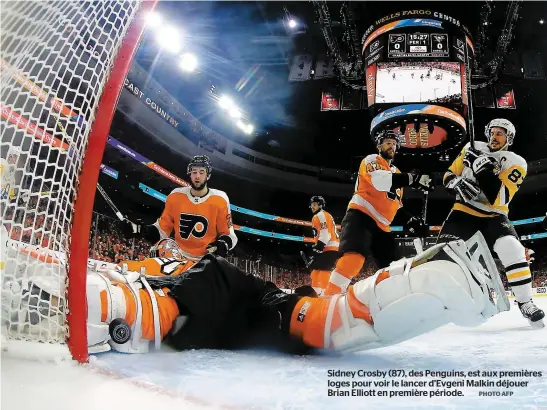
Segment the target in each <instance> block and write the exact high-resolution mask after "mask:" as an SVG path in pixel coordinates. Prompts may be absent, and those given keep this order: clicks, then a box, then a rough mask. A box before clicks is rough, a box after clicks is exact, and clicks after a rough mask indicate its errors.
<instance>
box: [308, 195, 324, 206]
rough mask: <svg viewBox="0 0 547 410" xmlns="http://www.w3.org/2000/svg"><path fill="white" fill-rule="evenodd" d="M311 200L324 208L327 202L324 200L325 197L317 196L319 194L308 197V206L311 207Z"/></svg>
mask: <svg viewBox="0 0 547 410" xmlns="http://www.w3.org/2000/svg"><path fill="white" fill-rule="evenodd" d="M313 202H316V203H317V204H318V205H319V206H320V207H321V208H324V207H325V206H326V205H327V203H326V202H325V198H323V197H322V196H319V195H314V196H312V197H311V199H310V208H311V204H312V203H313Z"/></svg>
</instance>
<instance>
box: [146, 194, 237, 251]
mask: <svg viewBox="0 0 547 410" xmlns="http://www.w3.org/2000/svg"><path fill="white" fill-rule="evenodd" d="M190 189H191V188H190V187H183V188H176V189H175V190H173V192H171V194H169V196H168V197H167V200H166V202H165V209H164V210H163V213H162V215H161V217H160V218H159V219H158V221H157V222H156V226H158V228H159V229H160V235H161V236H162V238H167V237H170V236H171V234H172V233H173V231H174V234H175V235H174V236H175V241H176V242H177V244H178V245H179V246H180V248H181V249H182V250H183V251H184V252H186V253H187V254H188V255H189V256H190V257H193V258H200V257H202V256H203V255H205V254H206V253H207V250H206V248H207V245H208V244H210V243H211V242H214V241H215V240H216V239H217V238H218V237H219V236H221V235H226V236H229V237H230V240H231V243H230V244H229V249H232V248H233V247H234V246H235V245H236V243H237V236H236V234H235V232H234V228H233V226H232V213H231V211H230V200H229V199H228V196H227V195H226V193H225V192H223V191H220V190H218V189H209V191H208V192H207V194H206V195H204V196H202V197H195V196H193V195H192V194H191V193H190Z"/></svg>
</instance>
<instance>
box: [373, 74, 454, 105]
mask: <svg viewBox="0 0 547 410" xmlns="http://www.w3.org/2000/svg"><path fill="white" fill-rule="evenodd" d="M428 71H429V70H428V69H427V68H423V69H420V68H414V69H412V70H410V69H408V68H401V67H393V68H389V69H388V68H385V67H384V68H381V69H380V68H379V69H378V73H377V77H376V102H377V103H390V102H415V103H418V102H427V101H429V100H433V99H436V98H443V97H446V96H449V95H461V83H460V81H461V79H460V75H459V74H456V73H454V72H451V71H446V70H440V69H436V68H433V69H432V71H431V75H430V76H429V78H428V77H427V73H428ZM412 74H414V77H412ZM393 75H395V78H393ZM437 75H439V79H436V76H437ZM441 75H442V78H441V77H440V76H441ZM421 76H423V79H421Z"/></svg>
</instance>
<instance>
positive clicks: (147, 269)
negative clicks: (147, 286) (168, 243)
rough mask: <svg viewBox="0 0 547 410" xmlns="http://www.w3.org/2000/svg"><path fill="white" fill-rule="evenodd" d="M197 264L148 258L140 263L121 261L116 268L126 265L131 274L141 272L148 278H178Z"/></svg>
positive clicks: (187, 261)
mask: <svg viewBox="0 0 547 410" xmlns="http://www.w3.org/2000/svg"><path fill="white" fill-rule="evenodd" d="M196 263H197V262H196V261H192V260H190V259H184V260H180V259H175V258H148V259H145V260H142V261H122V262H120V263H118V266H120V267H121V266H122V265H127V269H128V270H130V271H132V272H141V270H143V269H144V274H145V275H148V276H178V275H181V274H182V273H184V272H186V271H187V270H188V269H190V268H191V267H192V266H194V265H195V264H196Z"/></svg>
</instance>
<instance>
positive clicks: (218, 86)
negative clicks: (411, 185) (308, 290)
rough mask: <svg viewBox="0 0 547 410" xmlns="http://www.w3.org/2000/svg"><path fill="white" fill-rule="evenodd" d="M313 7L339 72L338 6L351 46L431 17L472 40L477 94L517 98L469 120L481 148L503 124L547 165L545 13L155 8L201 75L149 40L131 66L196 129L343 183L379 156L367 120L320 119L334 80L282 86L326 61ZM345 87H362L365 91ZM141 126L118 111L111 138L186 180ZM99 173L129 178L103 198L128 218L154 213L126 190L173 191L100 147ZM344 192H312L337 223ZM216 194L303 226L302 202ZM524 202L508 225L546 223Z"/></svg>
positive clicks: (452, 7) (473, 8) (227, 179)
mask: <svg viewBox="0 0 547 410" xmlns="http://www.w3.org/2000/svg"><path fill="white" fill-rule="evenodd" d="M318 7H326V9H327V10H328V12H329V15H330V18H329V24H330V26H331V28H332V34H333V36H334V39H335V40H336V42H337V44H338V45H339V49H340V50H341V55H342V58H343V59H345V60H346V61H350V60H351V58H352V56H351V52H350V51H349V50H350V45H349V44H350V43H349V42H350V41H351V40H349V36H347V35H346V34H344V31H345V30H344V24H343V22H342V20H343V18H342V17H341V10H342V9H343V8H344V7H345V8H346V12H347V10H349V11H351V15H352V19H353V22H354V27H355V29H356V30H355V33H354V35H355V36H356V37H357V38H358V41H359V44H360V43H361V38H362V35H363V33H364V31H365V30H366V29H367V28H368V27H369V26H370V25H371V24H374V22H375V21H377V20H378V19H379V18H381V17H383V16H386V15H389V14H390V13H394V12H397V11H402V10H424V9H427V10H435V11H438V12H440V13H444V14H446V15H450V16H451V17H453V18H454V19H457V20H458V21H460V22H461V24H463V25H465V26H466V27H467V28H468V29H469V32H470V33H471V35H472V36H473V39H474V41H475V43H476V44H477V43H480V45H481V46H480V47H481V55H480V59H479V60H478V65H477V67H476V69H475V71H474V73H473V74H474V76H475V78H474V79H473V83H475V84H477V83H481V82H484V81H485V79H486V80H488V79H490V80H492V78H494V77H495V78H496V80H495V81H492V82H493V84H494V85H496V84H508V85H510V86H512V87H513V90H514V93H515V100H516V107H517V108H516V109H505V110H503V109H495V108H476V109H475V110H474V114H475V124H476V125H475V130H476V135H477V138H478V139H481V138H482V136H483V129H484V126H485V125H486V124H487V123H488V122H489V121H490V120H491V119H492V118H497V117H504V118H508V119H509V120H511V121H512V122H513V123H514V124H515V126H516V129H517V133H516V138H515V142H514V145H513V147H512V148H513V150H514V151H516V152H517V153H518V154H520V155H522V156H523V157H524V158H525V159H526V160H528V161H536V162H537V161H538V160H542V159H547V109H546V102H545V99H546V97H545V96H546V95H547V83H546V81H545V69H544V67H545V66H546V65H545V64H546V63H547V62H546V60H545V56H546V55H547V23H545V24H542V23H540V20H541V21H543V20H542V19H543V18H545V19H546V20H547V3H545V2H492V1H488V2H484V1H473V2H448V1H447V2H393V1H389V2H387V1H386V2H372V1H367V2H326V3H323V2H278V1H271V2H228V1H226V2H205V1H204V2H168V1H165V2H164V1H162V2H159V4H158V6H157V9H156V11H157V12H158V13H160V14H162V15H163V16H166V17H167V18H168V20H169V22H170V23H171V24H174V25H175V26H176V27H177V29H179V30H180V32H181V33H182V35H183V38H184V45H183V47H184V49H185V50H188V51H190V52H192V53H193V54H195V55H196V56H197V59H198V68H197V69H196V70H195V71H194V72H189V73H188V72H182V71H181V70H180V68H179V67H178V65H177V64H176V61H175V60H174V57H173V55H172V54H170V53H168V52H166V51H165V50H163V51H162V50H161V48H160V47H159V46H158V43H157V41H155V38H154V37H153V35H152V33H151V32H150V31H148V32H147V33H146V34H145V37H144V39H143V42H142V45H141V47H140V49H139V51H138V53H137V56H136V60H135V61H136V62H137V63H138V64H139V65H140V66H141V67H142V68H143V69H144V70H146V71H147V72H148V73H149V75H150V78H153V79H154V80H155V81H157V82H158V83H159V84H160V85H161V86H162V87H164V88H165V89H166V90H167V91H168V92H169V93H170V94H171V95H172V96H174V97H175V98H176V99H177V100H178V101H179V102H180V103H181V104H182V106H184V107H185V108H186V109H187V110H188V111H189V112H191V113H192V115H193V116H195V117H196V118H197V119H199V121H200V122H201V123H202V124H203V125H205V126H207V127H209V128H210V129H212V130H214V131H216V132H217V133H218V134H221V135H222V136H224V137H226V138H227V139H228V140H232V141H235V142H237V143H239V144H242V145H245V146H247V147H249V148H251V149H253V150H255V151H258V152H261V153H264V154H268V155H271V156H274V157H278V158H282V159H285V160H289V161H295V162H299V163H303V164H308V165H313V166H318V167H326V168H336V169H340V170H344V171H348V172H349V173H351V172H354V171H356V169H357V166H358V164H359V162H360V158H362V157H363V156H365V155H367V154H369V153H372V152H374V151H375V147H374V145H373V144H372V142H371V140H370V137H369V129H370V122H371V115H370V113H369V111H368V110H367V109H362V110H357V111H329V112H321V110H320V101H321V93H322V91H323V90H324V89H325V88H326V87H329V86H338V85H341V81H340V78H339V76H336V77H334V78H329V79H322V80H317V79H312V80H309V81H289V72H290V69H291V65H292V59H293V57H294V56H295V55H299V54H310V55H312V56H313V58H317V57H318V56H320V55H324V54H327V53H328V52H329V47H328V46H327V42H326V40H325V36H324V33H323V32H322V30H321V25H320V24H319V21H318V14H317V8H318ZM511 8H513V10H514V9H515V8H516V9H517V13H514V14H511V10H512V9H511ZM289 17H292V18H294V19H295V21H297V27H295V28H294V29H290V28H289V27H288V26H287V20H288V18H289ZM510 17H511V18H514V21H513V23H512V25H511V27H510V32H509V34H510V35H509V36H503V35H502V34H503V33H505V34H507V31H505V32H504V31H503V30H504V28H507V22H508V21H509V20H511V19H510ZM500 38H503V39H505V40H506V41H505V44H501V43H500ZM501 46H504V47H505V48H503V49H502V51H503V53H502V54H501V60H500V63H499V64H498V66H499V67H498V69H497V71H496V72H495V73H493V72H492V62H493V61H494V60H495V58H496V55H498V54H499V50H500V47H501ZM496 53H498V54H496ZM530 55H532V57H533V58H535V60H534V61H536V63H538V64H539V65H540V66H542V67H540V69H539V75H538V76H536V78H535V79H531V78H530V76H527V75H526V74H527V70H528V69H529V67H528V65H527V61H528V62H529V61H530ZM494 74H495V75H494ZM352 83H353V84H357V85H359V84H362V81H361V82H360V80H357V81H353V82H352ZM212 89H213V91H214V93H215V94H217V95H229V96H230V97H231V98H232V99H233V100H234V101H236V102H237V105H238V106H239V107H240V108H241V110H242V111H244V112H245V113H246V118H247V119H248V120H249V121H250V122H252V123H253V124H254V131H253V132H252V133H251V134H250V135H248V134H245V133H243V132H242V131H241V130H240V129H238V128H237V127H235V126H234V125H233V123H234V122H233V121H229V120H227V118H226V117H227V116H226V113H225V112H222V110H220V109H219V107H218V103H217V102H216V101H214V100H213V99H212V98H211V94H212V93H211V90H212ZM141 126H142V124H139V123H138V121H137V122H135V121H134V120H132V121H128V119H127V118H126V117H125V116H124V115H123V114H121V113H120V112H119V111H118V113H117V114H116V117H115V121H114V123H113V126H112V131H111V133H112V134H113V135H114V136H115V137H116V138H118V139H120V140H122V141H123V142H124V143H126V144H127V145H129V146H130V147H131V148H133V149H135V150H136V151H137V152H141V153H147V156H148V157H149V158H150V159H152V160H153V161H156V162H157V163H159V164H160V165H162V166H164V167H165V168H166V169H169V170H172V172H175V173H176V174H177V175H179V176H181V177H184V176H185V167H186V162H184V164H181V159H180V158H179V157H178V156H177V153H176V152H177V151H179V152H180V149H179V150H177V149H176V147H174V146H171V147H169V146H166V145H165V144H158V143H157V142H156V141H155V140H154V139H153V138H152V136H151V135H150V134H149V133H146V132H145V131H144V130H143V129H142V128H141ZM174 144H176V142H175V143H174ZM454 155H455V154H454ZM454 155H452V157H451V158H450V160H452V159H453V156H454ZM104 162H105V163H106V164H109V165H111V166H112V167H113V168H115V169H118V170H120V175H122V174H126V175H127V176H124V178H126V180H127V182H128V183H127V184H126V185H124V186H121V185H120V184H119V183H115V181H109V183H110V182H111V183H112V187H111V188H112V189H117V190H118V191H117V193H113V195H114V196H117V195H119V196H120V198H123V199H124V200H126V201H127V206H128V207H129V208H131V209H135V210H137V209H138V210H139V212H140V213H141V214H143V213H144V214H145V213H146V212H148V211H147V209H148V208H158V207H161V203H158V201H157V200H155V199H153V198H151V197H149V196H147V195H144V194H139V195H138V198H135V204H132V205H130V204H129V202H130V200H129V199H128V198H131V197H132V194H130V192H128V191H127V189H129V187H131V186H135V183H136V181H142V182H144V183H148V185H150V186H153V187H154V188H155V189H157V190H159V191H161V192H163V193H164V194H167V193H169V191H170V190H171V189H173V188H175V187H176V186H175V185H174V184H173V183H171V182H170V181H167V180H166V179H165V178H163V177H160V176H159V175H157V174H155V173H154V172H153V171H150V170H147V169H145V168H144V169H143V167H142V166H141V165H140V164H138V163H136V164H135V163H134V161H133V162H132V161H128V160H127V158H125V159H123V158H120V156H119V154H118V153H117V152H115V151H112V150H109V149H108V148H107V152H106V154H105V159H104ZM545 162H546V161H541V162H540V166H539V167H535V168H534V170H535V171H534V172H535V173H536V174H537V173H541V172H547V171H546V170H545V168H546V167H545ZM396 164H397V165H398V166H399V167H400V168H402V169H406V168H408V167H409V166H411V165H412V166H414V165H416V164H415V163H412V161H411V160H410V159H407V158H402V157H400V158H397V161H396ZM448 164H449V162H448V161H447V159H445V160H441V159H440V158H435V159H431V160H428V161H427V163H421V164H419V165H420V166H421V167H422V168H424V169H426V170H430V171H437V172H442V171H444V170H445V169H446V167H447V166H448ZM105 178H106V179H108V177H105V176H102V177H101V180H105ZM118 182H119V181H118ZM346 182H347V187H348V189H347V191H348V194H347V196H344V197H343V198H342V197H336V198H335V197H333V198H330V197H329V193H328V192H320V193H319V194H321V195H324V196H325V197H326V198H327V201H328V203H329V206H330V209H331V211H332V212H333V214H334V215H335V218H336V219H337V220H338V222H339V221H340V219H341V217H342V216H343V214H344V211H345V208H346V206H347V201H348V198H349V195H350V194H351V189H352V185H351V183H350V181H346ZM245 183H246V184H247V182H245ZM212 185H213V187H217V188H220V189H223V190H225V191H227V192H229V195H230V198H231V200H232V203H234V204H237V205H240V206H246V207H249V208H251V209H255V210H259V211H262V212H271V213H275V214H277V215H283V216H290V217H294V218H302V219H309V218H310V215H309V210H308V209H307V198H308V197H309V195H308V194H298V193H294V190H293V191H292V192H287V191H282V190H279V189H268V187H265V186H260V184H254V185H253V184H251V183H249V184H248V185H245V187H246V188H245V189H241V183H240V181H239V180H238V179H237V178H235V177H234V176H233V175H232V176H229V175H224V174H223V173H222V172H218V171H216V173H215V176H214V178H213V180H212ZM523 188H524V187H523ZM124 190H125V191H126V192H124ZM137 190H138V189H137ZM522 191H523V193H521V194H519V197H518V198H516V199H515V201H514V202H515V207H514V208H516V207H517V205H519V206H518V208H519V212H518V215H516V214H515V215H514V217H515V218H524V217H528V216H538V215H539V214H541V213H542V212H543V214H544V213H545V206H544V205H542V203H541V200H540V198H541V197H542V192H543V193H544V192H545V186H543V187H542V188H540V189H536V190H535V189H534V187H526V190H525V189H523V190H522ZM524 191H525V192H524ZM420 198H421V197H420ZM420 198H416V199H414V200H413V199H412V198H411V200H410V201H408V202H406V203H407V204H409V206H410V208H411V210H414V211H415V212H419V211H420V208H421V199H420ZM433 199H434V198H433ZM414 202H415V203H414ZM451 202H452V199H450V198H445V199H444V202H443V201H439V202H438V203H437V205H436V206H435V207H430V210H429V212H430V214H431V218H432V221H431V222H432V223H441V222H442V220H443V219H444V217H445V216H446V214H447V212H448V210H449V209H450V205H451ZM295 203H296V204H297V205H296V206H295ZM412 208H414V209H412ZM156 212H157V211H154V214H155V213H156ZM512 212H513V213H514V212H515V211H514V210H512ZM530 213H533V214H534V215H531V214H530ZM437 214H438V215H437ZM536 214H538V215H536ZM241 222H242V223H244V222H245V221H241Z"/></svg>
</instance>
